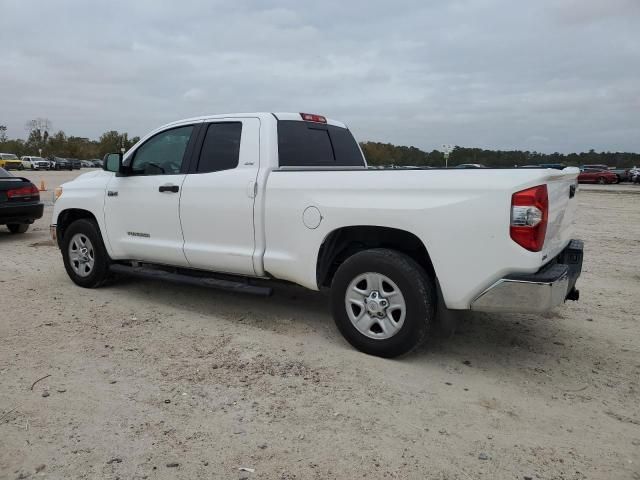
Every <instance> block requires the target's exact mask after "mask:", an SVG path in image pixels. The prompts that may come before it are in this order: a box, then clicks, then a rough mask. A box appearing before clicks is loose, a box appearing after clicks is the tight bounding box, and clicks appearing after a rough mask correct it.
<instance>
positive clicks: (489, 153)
mask: <svg viewBox="0 0 640 480" xmlns="http://www.w3.org/2000/svg"><path fill="white" fill-rule="evenodd" d="M25 130H26V132H27V139H26V140H23V139H10V138H8V137H7V127H6V126H4V125H0V152H3V153H14V154H16V155H18V156H19V157H21V156H23V155H38V154H39V153H40V152H41V156H43V157H49V156H52V155H54V156H57V157H64V158H79V159H89V158H103V157H104V155H105V154H107V153H110V152H118V151H120V149H121V148H125V149H129V148H130V147H131V146H133V145H134V144H135V143H136V142H137V141H138V140H139V139H140V137H129V135H128V134H127V133H126V132H122V133H121V132H118V131H117V130H109V131H107V132H104V133H103V134H102V135H100V138H99V139H98V140H90V139H88V138H86V137H76V136H73V135H67V134H65V132H63V131H62V130H59V131H57V132H54V133H51V132H52V127H51V122H50V121H49V120H48V119H46V118H37V119H34V120H30V121H29V122H27V124H26V125H25ZM360 146H361V147H362V151H363V152H364V155H365V157H366V159H367V162H368V163H369V164H370V165H387V166H390V165H398V166H418V167H443V166H444V165H445V159H444V153H443V152H441V151H438V150H432V151H431V152H425V151H423V150H420V149H419V148H416V147H405V146H398V145H392V144H391V143H380V142H363V143H361V144H360ZM462 163H479V164H482V165H485V166H487V167H513V166H515V165H517V166H523V165H539V164H541V163H564V164H565V165H574V166H579V165H588V164H603V165H609V166H612V167H620V168H626V167H633V166H638V165H640V154H639V153H627V152H595V151H594V150H589V151H588V152H582V153H569V154H564V153H557V152H556V153H540V152H535V151H534V152H530V151H522V150H485V149H482V148H467V147H459V146H457V147H455V148H454V149H453V151H452V152H451V153H450V154H449V162H448V165H449V166H451V167H453V166H456V165H460V164H462Z"/></svg>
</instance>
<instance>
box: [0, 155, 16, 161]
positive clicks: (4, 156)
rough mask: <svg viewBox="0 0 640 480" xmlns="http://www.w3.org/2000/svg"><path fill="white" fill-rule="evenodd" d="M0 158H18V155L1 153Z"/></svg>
mask: <svg viewBox="0 0 640 480" xmlns="http://www.w3.org/2000/svg"><path fill="white" fill-rule="evenodd" d="M0 158H2V159H3V160H18V157H16V156H15V155H14V154H13V153H2V154H0Z"/></svg>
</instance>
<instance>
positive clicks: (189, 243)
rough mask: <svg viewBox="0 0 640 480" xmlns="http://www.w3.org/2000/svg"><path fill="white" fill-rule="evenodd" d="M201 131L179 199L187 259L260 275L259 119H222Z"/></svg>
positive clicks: (195, 263) (218, 268) (209, 266)
mask: <svg viewBox="0 0 640 480" xmlns="http://www.w3.org/2000/svg"><path fill="white" fill-rule="evenodd" d="M202 130H203V135H201V137H202V141H201V142H200V145H198V147H197V148H196V154H195V155H194V162H193V164H192V166H191V168H190V169H189V174H188V175H187V177H186V179H185V181H184V184H183V188H182V197H181V199H180V218H181V221H182V231H183V234H184V253H185V256H186V257H187V260H188V261H189V264H190V265H191V266H192V267H194V268H200V269H206V270H212V271H217V272H228V273H235V274H242V275H255V270H254V268H253V252H254V248H255V235H254V223H253V208H254V202H255V195H256V177H257V174H258V169H259V167H260V136H259V133H260V120H259V119H257V118H230V119H220V120H217V121H215V122H207V123H205V124H203V126H202Z"/></svg>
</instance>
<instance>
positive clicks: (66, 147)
mask: <svg viewBox="0 0 640 480" xmlns="http://www.w3.org/2000/svg"><path fill="white" fill-rule="evenodd" d="M25 130H26V132H27V139H26V140H23V139H21V138H8V136H7V127H6V126H5V125H0V152H2V153H13V154H15V155H17V156H18V157H22V156H23V155H34V156H35V155H39V156H42V157H45V158H46V157H50V156H56V157H63V158H78V159H82V160H84V159H90V158H103V157H104V156H105V155H106V154H107V153H111V152H119V151H120V149H121V148H125V149H129V148H130V147H132V146H133V145H134V144H135V143H136V142H137V141H138V140H140V137H129V135H128V134H127V133H121V132H118V131H117V130H109V131H108V132H104V133H103V134H102V135H100V138H99V139H98V140H90V139H88V138H86V137H76V136H73V135H67V134H66V133H65V132H63V131H62V130H58V131H57V132H52V128H51V122H50V121H49V120H48V119H46V118H38V119H35V120H30V121H29V122H27V124H26V125H25Z"/></svg>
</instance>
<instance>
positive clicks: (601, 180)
mask: <svg viewBox="0 0 640 480" xmlns="http://www.w3.org/2000/svg"><path fill="white" fill-rule="evenodd" d="M598 183H599V184H600V185H604V184H605V183H607V182H606V180H605V179H604V177H600V178H598Z"/></svg>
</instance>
